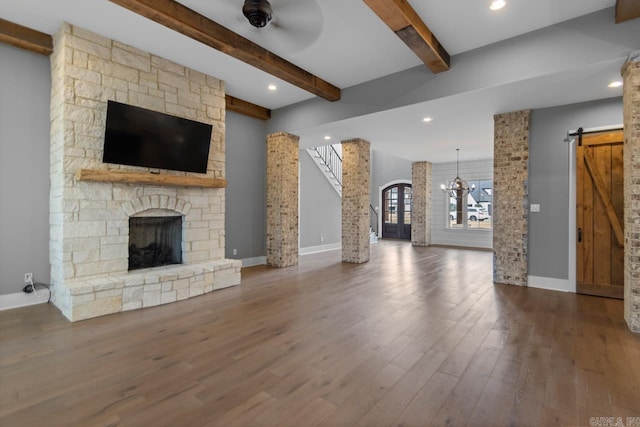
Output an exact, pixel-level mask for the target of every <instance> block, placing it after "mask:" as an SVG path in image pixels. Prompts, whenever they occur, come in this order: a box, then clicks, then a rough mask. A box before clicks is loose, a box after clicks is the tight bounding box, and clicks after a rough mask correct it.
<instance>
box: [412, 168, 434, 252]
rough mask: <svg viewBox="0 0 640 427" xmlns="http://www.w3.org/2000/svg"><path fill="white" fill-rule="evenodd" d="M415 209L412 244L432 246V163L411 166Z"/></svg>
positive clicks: (413, 208)
mask: <svg viewBox="0 0 640 427" xmlns="http://www.w3.org/2000/svg"><path fill="white" fill-rule="evenodd" d="M411 182H412V187H413V201H412V203H413V207H412V210H411V244H412V245H414V246H431V163H430V162H413V163H412V164H411Z"/></svg>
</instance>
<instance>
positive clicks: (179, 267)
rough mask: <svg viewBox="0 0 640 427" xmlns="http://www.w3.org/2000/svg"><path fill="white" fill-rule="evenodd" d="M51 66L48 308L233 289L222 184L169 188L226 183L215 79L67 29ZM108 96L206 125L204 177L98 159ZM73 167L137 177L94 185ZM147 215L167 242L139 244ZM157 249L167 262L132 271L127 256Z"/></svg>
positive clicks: (112, 307)
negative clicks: (169, 227)
mask: <svg viewBox="0 0 640 427" xmlns="http://www.w3.org/2000/svg"><path fill="white" fill-rule="evenodd" d="M51 69H52V94H51V193H50V199H51V200H50V224H51V231H50V260H51V281H52V284H53V286H52V291H53V292H52V301H53V303H54V304H55V305H56V306H57V307H58V308H60V310H61V311H62V312H63V313H64V315H65V316H66V317H67V318H69V319H70V320H72V321H75V320H82V319H87V318H91V317H96V316H101V315H105V314H110V313H115V312H119V311H125V310H132V309H138V308H144V307H150V306H154V305H159V304H165V303H170V302H175V301H179V300H183V299H186V298H190V297H194V296H198V295H202V294H204V293H207V292H211V291H213V290H216V289H221V288H225V287H228V286H232V285H237V284H239V283H240V266H241V264H240V261H237V260H229V259H225V258H224V245H225V242H224V197H225V190H224V188H209V187H208V186H206V185H198V184H193V185H192V184H188V185H176V184H175V182H174V183H173V184H171V185H166V178H172V177H186V178H189V177H190V176H197V177H203V178H205V179H211V180H220V181H223V179H224V174H225V163H224V162H225V151H224V150H225V141H224V114H225V110H224V106H225V99H224V83H223V82H222V81H220V80H218V79H216V78H214V77H211V76H208V75H205V74H202V73H199V72H197V71H195V70H191V69H189V68H186V67H183V66H181V65H179V64H175V63H173V62H170V61H167V60H165V59H163V58H160V57H157V56H154V55H151V54H149V53H146V52H142V51H140V50H138V49H135V48H133V47H130V46H127V45H124V44H121V43H119V42H117V41H113V40H110V39H107V38H104V37H101V36H99V35H96V34H93V33H91V32H88V31H86V30H83V29H81V28H78V27H75V26H72V25H69V24H64V25H63V27H62V28H61V29H60V31H59V32H58V33H57V34H56V35H55V37H54V53H53V54H52V55H51ZM108 100H115V101H118V102H122V103H126V104H130V105H134V106H138V107H143V108H147V109H150V110H154V111H159V112H163V113H167V114H171V115H175V116H179V117H184V118H187V119H191V120H197V121H200V122H205V123H209V124H211V125H212V126H213V132H212V136H211V148H210V151H209V159H208V166H207V173H206V175H202V174H193V173H186V172H173V171H167V170H150V169H149V168H142V167H134V166H123V165H115V164H105V163H103V162H102V147H103V138H104V129H105V119H106V110H107V101H108ZM82 171H94V172H96V171H97V172H116V173H118V172H122V173H125V174H127V173H130V174H137V175H140V176H143V177H144V178H145V179H144V180H143V181H142V182H129V181H127V182H120V181H118V180H113V181H110V180H109V179H104V180H101V181H100V180H99V181H98V182H96V181H94V180H85V179H84V178H83V175H82V173H81V172H82ZM150 172H153V173H150ZM149 177H152V178H153V177H158V178H157V179H147V178H149ZM198 179H199V178H198ZM174 181H175V180H174ZM189 182H191V181H189ZM145 218H149V219H151V218H154V219H155V220H151V221H157V222H163V221H165V220H169V222H171V221H175V220H176V219H177V220H178V221H179V225H178V226H177V228H176V225H175V224H174V225H173V230H174V231H170V232H169V234H172V233H173V234H174V235H172V236H171V240H172V241H173V243H172V244H171V246H172V248H171V249H159V248H157V247H156V246H157V244H158V242H155V244H153V242H147V240H146V237H145V236H144V235H145V233H147V232H146V231H144V230H143V231H139V230H138V227H137V223H138V222H139V221H140V220H144V219H145ZM140 222H142V221H140ZM132 224H134V225H133V226H132ZM176 230H177V231H179V233H178V237H176V236H175V234H176V233H175V231H176ZM132 238H133V243H132V240H131V239H132ZM164 238H168V237H167V236H165V237H163V239H164ZM136 239H141V240H139V241H137V242H136ZM132 244H133V245H135V246H136V250H137V252H136V254H135V255H134V256H133V257H132V255H131V254H130V247H131V245H132ZM143 249H144V250H143ZM163 250H164V252H166V253H165V255H166V256H167V257H169V256H170V257H171V260H170V261H166V260H162V261H159V262H157V260H156V261H152V262H153V263H156V264H155V266H153V267H149V266H148V265H144V266H143V267H136V268H131V262H132V261H134V262H135V263H137V262H138V261H140V260H141V259H143V258H145V257H146V258H150V257H151V258H152V256H151V255H150V254H151V252H153V251H159V252H162V251H163ZM169 252H171V254H169ZM158 256H159V257H160V258H163V256H164V255H162V254H161V255H158ZM153 257H155V255H153ZM163 259H164V258H163ZM162 264H167V265H162Z"/></svg>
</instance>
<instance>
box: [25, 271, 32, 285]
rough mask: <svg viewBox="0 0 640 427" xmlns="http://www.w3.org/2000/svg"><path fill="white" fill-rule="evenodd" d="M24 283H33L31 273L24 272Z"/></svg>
mask: <svg viewBox="0 0 640 427" xmlns="http://www.w3.org/2000/svg"><path fill="white" fill-rule="evenodd" d="M24 283H33V273H24Z"/></svg>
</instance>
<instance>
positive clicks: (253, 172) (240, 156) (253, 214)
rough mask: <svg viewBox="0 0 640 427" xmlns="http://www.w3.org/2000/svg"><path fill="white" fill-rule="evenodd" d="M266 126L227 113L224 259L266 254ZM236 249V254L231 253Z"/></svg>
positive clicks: (232, 113) (258, 121)
mask: <svg viewBox="0 0 640 427" xmlns="http://www.w3.org/2000/svg"><path fill="white" fill-rule="evenodd" d="M265 135H266V125H265V122H264V121H262V120H258V119H254V118H251V117H247V116H244V115H241V114H237V113H234V112H232V111H227V113H226V137H225V141H226V162H227V163H226V178H227V190H226V195H225V224H224V225H225V230H226V239H225V245H226V247H225V256H226V257H227V258H233V259H245V258H254V257H260V256H264V255H265V254H266V242H265V236H266V215H267V214H266V207H265V206H266V181H267V180H266V177H267V144H266V136H265ZM233 249H237V254H236V255H234V254H233Z"/></svg>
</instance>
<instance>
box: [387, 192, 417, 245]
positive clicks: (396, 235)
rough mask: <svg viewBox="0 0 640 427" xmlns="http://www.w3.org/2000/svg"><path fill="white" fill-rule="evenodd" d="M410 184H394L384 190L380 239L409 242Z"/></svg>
mask: <svg viewBox="0 0 640 427" xmlns="http://www.w3.org/2000/svg"><path fill="white" fill-rule="evenodd" d="M411 197H412V192H411V184H396V185H391V186H389V187H387V188H385V189H384V191H383V192H382V199H383V202H384V215H383V217H382V218H383V222H382V237H386V238H392V239H406V240H411Z"/></svg>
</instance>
